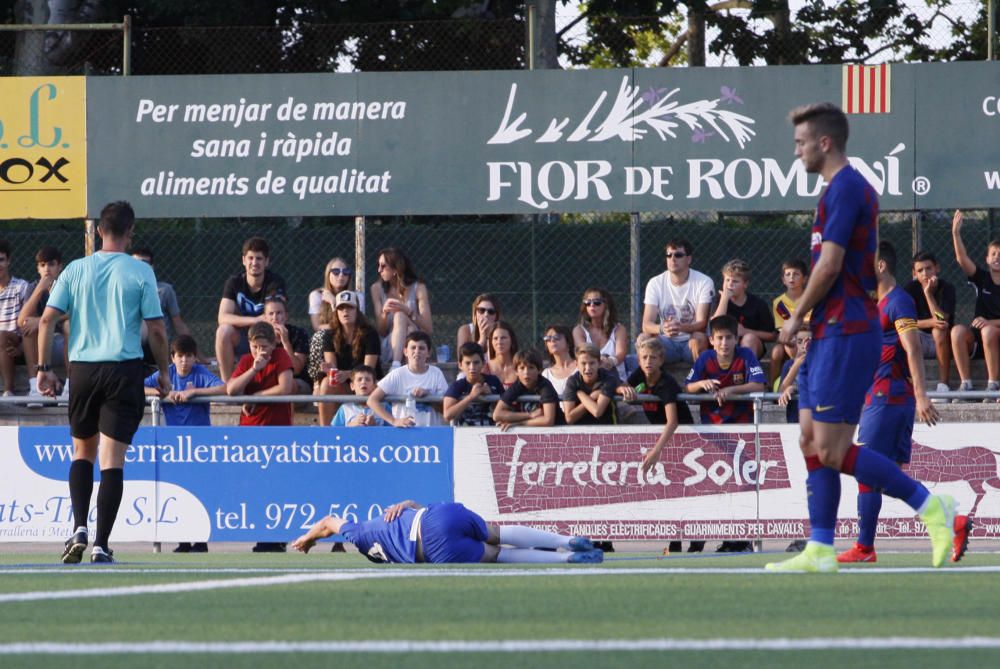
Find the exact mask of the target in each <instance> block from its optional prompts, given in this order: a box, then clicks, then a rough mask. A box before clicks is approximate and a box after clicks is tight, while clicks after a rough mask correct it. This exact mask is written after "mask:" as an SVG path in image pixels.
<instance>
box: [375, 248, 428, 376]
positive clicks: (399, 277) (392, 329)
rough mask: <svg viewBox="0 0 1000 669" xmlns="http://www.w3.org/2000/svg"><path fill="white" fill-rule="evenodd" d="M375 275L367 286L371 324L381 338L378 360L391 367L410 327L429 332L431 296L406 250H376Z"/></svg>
mask: <svg viewBox="0 0 1000 669" xmlns="http://www.w3.org/2000/svg"><path fill="white" fill-rule="evenodd" d="M378 275H379V280H378V281H376V282H375V283H373V284H372V288H371V293H372V304H373V306H374V307H375V328H376V329H377V330H378V334H379V336H380V337H381V338H382V360H383V362H387V363H388V362H391V363H392V368H393V369H395V368H396V367H399V366H400V364H401V362H402V360H403V348H404V346H405V344H406V335H408V334H409V333H411V332H413V331H414V330H420V331H421V332H425V333H427V334H428V335H430V334H432V333H433V330H434V328H433V326H432V325H431V298H430V294H429V293H428V292H427V285H426V284H425V283H424V282H423V281H421V280H420V278H419V277H418V276H417V273H416V272H415V271H414V270H413V266H412V265H411V264H410V261H409V259H408V258H407V257H406V254H404V253H403V252H402V251H400V250H399V249H397V248H392V247H390V248H387V249H383V250H382V251H379V254H378Z"/></svg>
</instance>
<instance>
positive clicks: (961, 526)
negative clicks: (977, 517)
mask: <svg viewBox="0 0 1000 669" xmlns="http://www.w3.org/2000/svg"><path fill="white" fill-rule="evenodd" d="M953 527H954V528H955V539H954V542H953V543H952V545H951V561H952V562H958V561H959V560H961V559H962V556H963V555H965V551H967V550H968V549H969V532H971V531H972V519H971V518H969V517H968V516H955V523H954V525H953Z"/></svg>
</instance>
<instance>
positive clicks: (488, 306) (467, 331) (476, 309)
mask: <svg viewBox="0 0 1000 669" xmlns="http://www.w3.org/2000/svg"><path fill="white" fill-rule="evenodd" d="M501 317H502V316H501V310H500V302H499V300H497V298H496V296H495V295H493V294H492V293H483V294H482V295H477V296H476V299H474V300H473V301H472V320H471V321H469V322H468V323H466V324H465V325H462V326H460V327H459V328H458V333H457V334H456V342H457V344H458V346H457V347H456V348H455V350H456V351H457V350H458V349H460V348H462V344H464V343H466V342H470V341H471V342H475V343H477V344H479V345H480V346H481V347H482V349H483V351H486V350H487V349H488V348H489V345H490V334H492V332H493V328H494V327H495V326H496V324H497V322H498V321H499V320H500V319H501ZM484 362H485V363H488V362H489V361H488V360H485V361H484Z"/></svg>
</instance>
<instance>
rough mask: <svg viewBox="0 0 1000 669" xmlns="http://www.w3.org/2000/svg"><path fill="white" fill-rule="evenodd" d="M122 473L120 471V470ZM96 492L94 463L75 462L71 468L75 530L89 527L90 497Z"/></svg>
mask: <svg viewBox="0 0 1000 669" xmlns="http://www.w3.org/2000/svg"><path fill="white" fill-rule="evenodd" d="M119 471H120V470H119ZM93 492H94V463H93V462H91V461H89V460H74V461H73V463H72V464H71V465H70V466H69V499H70V503H72V505H73V528H74V530H75V529H77V528H80V527H87V513H88V512H89V511H90V496H91V494H93Z"/></svg>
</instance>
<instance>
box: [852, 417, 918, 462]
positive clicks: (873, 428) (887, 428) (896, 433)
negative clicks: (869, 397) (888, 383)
mask: <svg viewBox="0 0 1000 669" xmlns="http://www.w3.org/2000/svg"><path fill="white" fill-rule="evenodd" d="M916 413H917V409H916V406H915V405H914V404H913V403H909V404H869V405H867V406H866V407H865V409H864V411H862V412H861V425H860V426H859V427H858V445H859V446H864V447H865V448H870V449H872V450H873V451H875V452H876V453H881V454H882V455H884V456H885V457H887V458H889V459H890V460H892V461H893V462H898V463H905V462H909V461H910V447H911V446H912V445H913V420H914V418H915V417H916Z"/></svg>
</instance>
